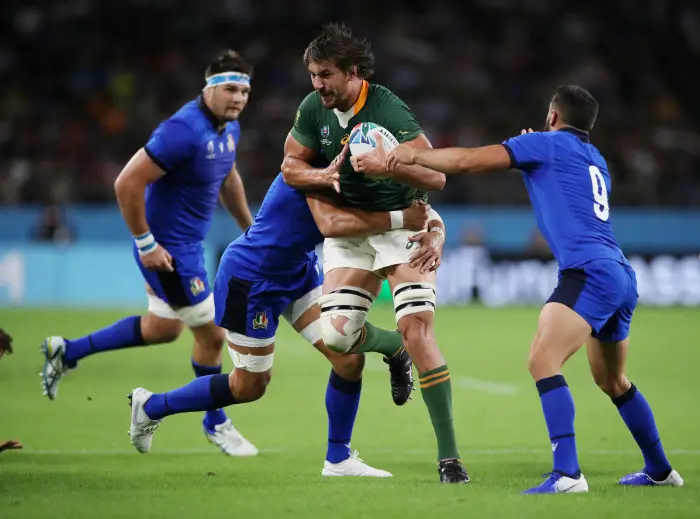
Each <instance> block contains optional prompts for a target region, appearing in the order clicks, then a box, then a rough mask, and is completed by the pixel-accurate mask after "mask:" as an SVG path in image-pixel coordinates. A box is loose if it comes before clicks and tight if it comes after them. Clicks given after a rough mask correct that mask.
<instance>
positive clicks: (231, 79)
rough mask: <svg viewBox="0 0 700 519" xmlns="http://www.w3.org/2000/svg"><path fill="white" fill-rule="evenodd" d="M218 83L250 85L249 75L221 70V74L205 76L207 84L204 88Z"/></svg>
mask: <svg viewBox="0 0 700 519" xmlns="http://www.w3.org/2000/svg"><path fill="white" fill-rule="evenodd" d="M219 85H243V86H250V76H249V75H248V74H243V73H241V72H222V73H221V74H214V75H213V76H209V77H208V78H207V84H206V86H205V87H204V88H209V87H213V86H219Z"/></svg>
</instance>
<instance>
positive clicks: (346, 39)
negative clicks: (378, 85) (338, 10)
mask: <svg viewBox="0 0 700 519" xmlns="http://www.w3.org/2000/svg"><path fill="white" fill-rule="evenodd" d="M320 61H329V62H331V63H333V64H334V65H335V66H336V67H338V68H339V69H340V70H342V71H343V72H345V73H348V74H349V73H351V72H353V69H354V67H357V75H358V76H359V77H360V78H362V79H367V78H368V77H370V76H371V75H372V74H374V54H373V53H372V46H371V45H370V43H369V42H368V41H367V39H366V38H358V37H356V36H353V35H352V32H351V31H350V29H349V28H347V27H346V26H345V25H343V24H337V23H329V24H327V25H324V26H323V27H322V29H321V34H319V35H318V36H316V38H314V39H313V41H312V42H311V43H309V46H308V47H306V50H305V51H304V64H305V65H306V66H307V67H308V66H309V64H310V63H312V62H320Z"/></svg>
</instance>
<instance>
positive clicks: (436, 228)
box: [428, 226, 445, 240]
mask: <svg viewBox="0 0 700 519" xmlns="http://www.w3.org/2000/svg"><path fill="white" fill-rule="evenodd" d="M428 230H429V231H430V232H436V233H438V234H439V235H440V236H442V239H443V240H444V239H445V231H443V230H442V227H437V226H435V227H431V228H430V229H428Z"/></svg>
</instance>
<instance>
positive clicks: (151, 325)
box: [141, 314, 184, 344]
mask: <svg viewBox="0 0 700 519" xmlns="http://www.w3.org/2000/svg"><path fill="white" fill-rule="evenodd" d="M183 327H184V324H183V323H182V321H179V320H177V319H165V318H163V317H158V316H156V315H153V314H148V315H146V316H145V317H142V318H141V335H142V336H143V340H144V341H145V342H146V343H147V344H163V343H167V342H173V341H176V340H177V339H178V337H180V334H181V333H182V329H183Z"/></svg>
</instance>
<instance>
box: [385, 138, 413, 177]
mask: <svg viewBox="0 0 700 519" xmlns="http://www.w3.org/2000/svg"><path fill="white" fill-rule="evenodd" d="M417 151H418V150H417V149H416V148H412V147H411V146H409V145H408V144H399V145H398V146H397V147H396V148H394V149H393V150H391V151H390V152H389V155H388V156H387V158H386V170H387V171H390V172H391V171H394V170H395V169H396V167H397V166H398V165H399V164H406V165H407V166H410V165H411V164H414V163H415V162H416V152H417Z"/></svg>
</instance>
